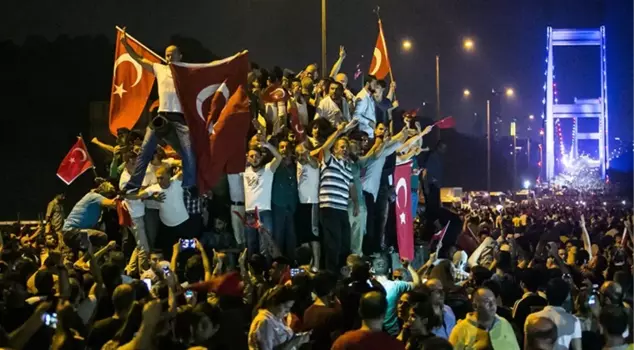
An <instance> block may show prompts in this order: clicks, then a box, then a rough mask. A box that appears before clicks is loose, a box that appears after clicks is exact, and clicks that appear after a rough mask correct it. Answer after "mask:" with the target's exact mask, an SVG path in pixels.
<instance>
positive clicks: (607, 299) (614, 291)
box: [599, 281, 623, 306]
mask: <svg viewBox="0 0 634 350" xmlns="http://www.w3.org/2000/svg"><path fill="white" fill-rule="evenodd" d="M599 300H600V301H601V305H602V306H605V305H622V304H623V288H622V287H621V285H620V284H618V283H617V282H614V281H606V282H604V283H603V284H602V285H601V288H600V289H599Z"/></svg>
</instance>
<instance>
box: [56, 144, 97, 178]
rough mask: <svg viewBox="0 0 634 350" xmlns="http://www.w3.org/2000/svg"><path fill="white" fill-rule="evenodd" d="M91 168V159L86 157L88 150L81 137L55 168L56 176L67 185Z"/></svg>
mask: <svg viewBox="0 0 634 350" xmlns="http://www.w3.org/2000/svg"><path fill="white" fill-rule="evenodd" d="M92 167H93V164H92V159H91V158H90V156H89V155H88V149H87V148H86V144H85V143H84V140H83V139H82V138H81V137H78V138H77V142H76V143H75V145H74V146H73V147H72V148H71V149H70V151H69V152H68V154H67V155H66V157H64V160H62V164H60V165H59V168H57V176H58V177H59V178H60V179H62V181H64V183H66V184H67V185H70V184H71V182H73V181H75V179H76V178H78V177H79V175H81V174H83V173H84V172H85V171H86V170H88V169H90V168H92Z"/></svg>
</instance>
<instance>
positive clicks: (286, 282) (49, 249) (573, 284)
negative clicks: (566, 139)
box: [0, 35, 634, 350]
mask: <svg viewBox="0 0 634 350" xmlns="http://www.w3.org/2000/svg"><path fill="white" fill-rule="evenodd" d="M123 44H124V45H125V46H126V48H127V50H128V52H129V53H130V56H131V57H132V58H133V59H134V60H137V61H138V62H139V63H140V64H141V65H142V67H143V68H144V69H147V70H149V71H151V72H152V73H153V74H154V75H156V77H157V80H158V81H159V84H158V92H159V101H158V105H157V106H158V108H157V109H156V110H155V111H154V119H153V120H152V123H151V124H150V126H148V128H147V130H146V131H145V133H143V132H139V131H137V130H132V131H131V130H123V129H122V130H119V133H118V135H117V143H116V145H114V146H112V145H108V144H106V143H103V142H101V141H99V140H97V139H93V143H94V144H95V145H97V146H98V147H99V148H100V149H102V150H103V151H104V152H107V153H109V154H110V155H111V162H110V164H109V166H108V175H107V176H104V178H98V179H96V185H95V188H94V189H92V190H90V191H89V192H88V193H87V194H86V195H85V196H83V197H82V198H81V200H79V201H78V202H77V203H75V204H74V205H73V207H72V210H70V211H69V212H68V214H66V211H65V204H66V203H65V196H64V194H59V195H57V196H55V198H54V199H53V200H52V201H51V202H50V203H49V205H48V208H47V211H46V215H45V217H44V218H43V220H42V221H41V223H40V225H38V226H36V227H32V228H31V227H25V226H21V225H19V224H17V225H14V226H12V227H9V228H4V229H3V231H2V235H1V239H2V241H1V242H0V243H1V250H0V253H1V259H0V274H1V277H0V284H1V285H2V291H3V293H2V299H1V301H2V308H1V312H0V315H2V318H1V320H0V326H1V327H2V328H1V329H2V332H1V333H0V335H1V336H0V346H2V347H8V348H11V349H48V348H53V349H85V348H88V349H189V348H207V349H236V350H238V349H250V350H256V349H257V350H273V349H276V350H277V349H284V350H292V349H335V350H340V349H369V350H371V349H507V348H508V349H520V348H523V349H527V350H528V349H540V350H546V349H569V348H573V349H577V350H579V349H582V348H583V349H601V348H603V349H629V348H632V344H631V343H632V335H633V331H632V311H631V304H632V292H633V288H632V284H633V280H632V266H634V261H633V259H632V252H633V250H632V248H633V247H634V244H633V241H632V214H633V213H632V210H631V208H627V207H624V206H622V205H615V206H613V205H606V204H604V203H603V200H604V199H603V198H599V197H592V196H589V195H587V197H584V205H578V204H576V203H575V202H574V201H573V200H569V199H565V198H563V197H562V198H555V199H552V198H551V199H542V200H530V201H525V202H522V203H508V204H506V205H503V206H502V207H501V208H499V207H493V206H491V205H487V203H480V205H478V204H476V203H471V202H470V203H469V204H468V205H467V206H463V207H461V208H446V207H444V206H443V205H442V204H441V202H440V188H441V187H442V185H443V184H442V154H443V153H444V150H445V148H446V147H447V146H446V145H445V144H444V143H443V142H442V141H439V140H434V142H433V146H432V147H426V146H424V144H423V140H425V141H427V143H430V142H429V140H430V137H431V136H432V135H431V134H430V132H431V131H432V130H433V125H432V126H427V127H424V128H423V127H422V126H421V123H420V121H419V120H417V116H416V112H415V111H412V112H405V111H403V110H402V109H401V108H400V107H399V105H398V102H397V101H396V100H395V89H396V84H395V83H394V82H392V83H391V84H389V85H388V84H387V83H386V82H385V81H383V80H380V79H377V78H376V77H374V76H371V75H369V76H367V77H366V78H365V79H364V81H363V87H362V89H361V90H360V91H359V92H358V93H356V94H355V93H353V92H352V91H351V89H350V87H349V86H348V78H347V76H346V75H345V74H343V73H340V72H339V70H340V68H341V65H342V63H343V61H344V59H345V50H344V49H343V48H341V50H340V56H339V59H338V60H337V62H336V63H335V65H334V67H333V69H332V71H331V72H330V74H329V76H328V77H326V78H321V79H320V78H319V72H318V70H317V66H316V65H314V64H311V65H308V66H307V67H306V68H305V69H304V70H302V71H301V72H300V73H298V74H295V73H293V72H290V71H283V70H281V69H279V68H275V69H273V70H271V71H266V70H264V69H261V68H258V67H256V66H253V69H252V71H251V73H250V74H249V77H248V81H249V88H250V91H249V98H250V100H251V109H252V112H253V121H254V123H253V129H252V130H251V132H250V134H249V135H247V137H245V140H244V142H245V144H247V145H248V152H247V154H246V155H245V169H244V172H241V173H237V174H226V176H225V177H224V178H223V179H222V180H221V181H220V183H219V184H218V185H217V186H216V187H215V188H214V189H213V190H212V191H210V192H208V193H200V192H199V191H198V188H197V186H196V173H195V169H196V164H195V157H194V155H193V154H192V148H191V144H190V142H189V140H188V133H189V129H188V127H187V125H186V123H185V119H184V118H183V114H182V110H181V107H180V104H179V100H178V95H177V94H176V92H175V89H174V84H173V81H172V78H171V72H170V70H169V67H168V66H166V65H161V64H152V63H150V62H147V61H145V60H144V59H143V58H142V57H141V56H139V55H138V54H136V53H134V50H133V49H132V48H131V47H129V45H127V42H126V39H125V35H124V36H123ZM165 56H166V57H165V58H166V61H167V62H168V63H171V62H178V61H180V60H181V53H180V51H179V49H178V48H177V47H175V46H170V47H168V48H167V49H166V53H165ZM270 86H275V87H276V88H277V87H278V86H279V87H281V88H282V89H285V90H286V91H287V92H288V94H289V95H290V96H291V98H290V99H289V100H288V101H284V103H279V102H265V101H263V98H262V96H263V94H265V93H266V91H268V89H267V88H268V87H270ZM264 100H266V99H264ZM292 108H296V109H297V111H298V117H299V121H300V123H301V126H302V127H303V128H304V129H305V130H307V131H309V132H310V135H309V136H308V137H306V138H305V139H301V138H300V136H301V135H298V134H297V132H296V131H297V129H295V130H294V129H293V128H292V126H291V122H290V121H289V119H290V118H289V117H288V115H287V111H288V110H290V109H292ZM166 130H168V131H166ZM426 135H429V136H426ZM430 144H432V143H430ZM407 161H412V162H413V163H414V166H413V169H414V170H412V175H411V177H412V181H411V188H410V189H409V191H408V193H407V194H408V196H411V197H412V198H415V200H414V203H413V205H412V215H413V216H414V217H416V222H415V224H414V232H415V233H414V234H415V244H416V255H415V259H414V260H413V261H408V260H407V259H398V258H394V257H395V256H398V255H399V254H398V253H399V252H398V244H397V238H396V236H397V235H396V232H395V231H396V228H395V209H394V207H395V196H396V194H395V191H394V184H393V177H392V174H393V172H394V167H395V165H396V164H399V163H402V162H407ZM443 227H444V230H443ZM438 231H441V232H443V235H441V237H440V238H439V239H438V238H437V236H438V235H436V232H438ZM430 253H431V254H430Z"/></svg>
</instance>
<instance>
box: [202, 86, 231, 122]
mask: <svg viewBox="0 0 634 350" xmlns="http://www.w3.org/2000/svg"><path fill="white" fill-rule="evenodd" d="M217 90H220V91H221V92H222V94H223V95H224V96H225V99H227V100H229V88H228V87H227V84H225V83H222V84H212V85H209V86H207V87H206V88H204V89H202V90H200V92H199V93H198V96H196V111H197V112H198V116H199V117H200V119H202V120H203V121H207V118H206V117H204V116H203V103H205V101H206V100H207V99H208V98H209V97H210V96H211V95H213V94H214V93H215V92H216V91H217Z"/></svg>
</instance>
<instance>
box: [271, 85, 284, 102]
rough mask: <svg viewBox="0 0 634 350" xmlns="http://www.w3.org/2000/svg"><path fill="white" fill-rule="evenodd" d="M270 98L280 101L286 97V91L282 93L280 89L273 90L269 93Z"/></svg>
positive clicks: (282, 90)
mask: <svg viewBox="0 0 634 350" xmlns="http://www.w3.org/2000/svg"><path fill="white" fill-rule="evenodd" d="M271 96H273V97H274V98H276V99H278V100H281V99H283V98H284V97H285V96H286V91H284V89H282V88H281V87H279V88H277V89H275V90H273V92H272V93H271Z"/></svg>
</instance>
